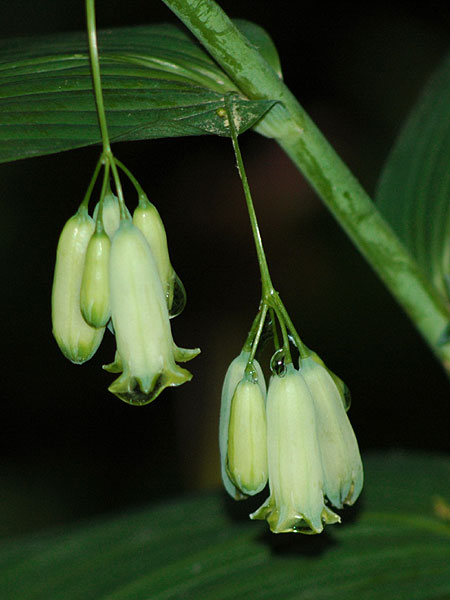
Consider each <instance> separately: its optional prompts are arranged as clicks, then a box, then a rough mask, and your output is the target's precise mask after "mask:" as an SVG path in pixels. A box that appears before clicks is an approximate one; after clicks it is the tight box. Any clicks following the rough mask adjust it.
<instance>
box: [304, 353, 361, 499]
mask: <svg viewBox="0 0 450 600" xmlns="http://www.w3.org/2000/svg"><path fill="white" fill-rule="evenodd" d="M300 367H301V368H300V373H301V374H302V375H303V377H304V379H305V381H306V383H307V385H308V388H309V390H310V392H311V394H312V397H313V400H314V407H315V412H316V423H317V436H318V440H319V448H320V455H321V458H322V468H323V476H324V488H323V489H324V493H325V495H326V496H327V498H328V500H329V501H330V502H331V504H333V506H336V508H342V507H343V505H344V504H353V503H354V502H355V501H356V499H357V498H358V496H359V494H360V492H361V489H362V486H363V479H364V476H363V467H362V462H361V456H360V453H359V449H358V442H357V441H356V436H355V434H354V432H353V429H352V426H351V424H350V421H349V419H348V417H347V413H346V412H345V409H344V405H343V403H342V394H341V390H340V389H339V388H338V386H337V385H336V382H335V381H334V379H333V377H332V376H331V375H330V373H329V371H328V369H326V368H325V367H324V366H322V365H321V364H319V363H318V362H317V361H316V360H314V358H313V357H312V356H310V357H308V358H305V359H302V360H301V361H300Z"/></svg>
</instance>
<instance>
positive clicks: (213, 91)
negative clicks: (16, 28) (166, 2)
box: [0, 22, 279, 162]
mask: <svg viewBox="0 0 450 600" xmlns="http://www.w3.org/2000/svg"><path fill="white" fill-rule="evenodd" d="M238 25H239V26H240V27H242V29H243V31H244V32H245V34H246V35H248V36H249V37H250V40H251V41H252V43H253V44H254V45H256V46H258V47H260V48H261V51H262V52H263V53H264V54H265V55H266V56H267V57H268V59H269V60H271V62H272V64H274V65H275V67H276V65H277V64H278V62H277V60H278V59H277V55H276V50H275V49H274V47H273V44H272V42H271V41H270V38H269V37H268V35H267V34H266V33H265V32H264V31H263V30H262V29H261V28H259V27H258V26H257V25H254V24H252V23H247V22H238ZM98 41H99V51H100V64H101V73H102V83H103V88H104V96H105V107H106V113H107V121H108V126H109V130H110V137H111V140H112V141H124V140H139V139H148V138H159V137H173V136H183V135H201V134H216V135H222V136H228V135H229V132H228V128H227V127H226V119H224V118H223V116H222V117H221V116H220V110H219V109H221V108H223V106H224V94H226V93H228V92H234V93H237V94H238V95H237V96H236V98H235V102H234V105H235V111H236V113H235V114H236V118H237V126H238V127H239V132H240V133H242V132H243V131H245V130H246V129H248V128H249V127H251V126H252V125H253V124H254V123H255V122H257V121H258V120H259V119H260V118H261V117H262V116H263V115H264V114H265V112H266V111H267V110H268V109H269V108H270V107H271V106H273V104H274V102H272V101H270V100H269V101H268V100H252V101H250V100H248V99H247V98H246V97H244V96H243V95H242V94H239V91H238V90H237V88H236V86H235V85H234V84H233V82H232V81H231V80H230V79H229V77H228V76H227V75H226V74H225V73H224V72H223V71H222V69H221V68H220V67H219V66H218V65H217V64H216V63H215V62H214V61H213V60H212V59H211V58H210V57H209V55H208V54H207V53H206V52H205V50H204V49H203V48H202V47H201V46H200V45H199V43H198V42H196V41H195V40H194V39H193V38H192V37H191V36H190V35H189V34H188V33H185V32H183V31H182V30H180V29H179V28H178V27H176V26H174V25H167V24H163V25H151V26H142V27H132V28H121V29H114V30H108V31H100V32H99V35H98ZM278 67H279V64H278ZM218 111H219V113H218ZM99 141H100V133H99V128H98V123H97V116H96V111H95V102H94V95H93V91H92V82H91V76H90V70H89V57H88V48H87V39H86V34H84V33H70V34H63V35H54V36H48V37H40V38H35V39H19V40H6V41H4V42H1V43H0V162H6V161H11V160H15V159H18V158H27V157H31V156H40V155H43V154H51V153H53V152H59V151H61V150H69V149H72V148H78V147H81V146H85V145H88V144H94V143H98V142H99Z"/></svg>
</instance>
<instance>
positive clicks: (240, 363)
mask: <svg viewBox="0 0 450 600" xmlns="http://www.w3.org/2000/svg"><path fill="white" fill-rule="evenodd" d="M249 358H250V352H241V353H240V354H239V356H237V357H236V358H235V359H234V360H233V361H232V362H231V364H230V366H229V367H228V370H227V373H226V375H225V380H224V382H223V386H222V400H221V404H220V421H219V448H220V463H221V473H222V481H223V484H224V486H225V489H226V491H227V492H228V493H229V494H230V496H231V497H232V498H234V499H235V500H243V499H244V498H246V497H247V495H246V493H243V491H242V490H241V489H239V488H238V487H236V485H235V483H234V482H233V481H232V480H231V479H230V476H229V474H228V470H227V455H228V436H229V427H230V414H231V404H232V400H233V396H234V392H235V391H236V388H237V385H238V384H239V382H240V381H241V380H242V379H243V378H244V375H245V369H246V367H247V363H248V359H249ZM253 365H254V367H255V372H256V377H257V380H258V386H259V387H260V390H261V394H262V396H263V397H265V395H266V383H265V381H264V375H263V372H262V370H261V367H260V366H259V363H258V361H257V360H253Z"/></svg>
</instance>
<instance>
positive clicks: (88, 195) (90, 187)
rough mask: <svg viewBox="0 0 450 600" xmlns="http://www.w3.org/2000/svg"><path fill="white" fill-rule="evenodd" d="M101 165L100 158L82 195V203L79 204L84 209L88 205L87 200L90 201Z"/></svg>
mask: <svg viewBox="0 0 450 600" xmlns="http://www.w3.org/2000/svg"><path fill="white" fill-rule="evenodd" d="M102 165H103V161H102V158H101V157H100V158H99V160H98V161H97V164H96V166H95V170H94V174H93V175H92V177H91V181H90V182H89V185H88V188H87V190H86V193H85V195H84V198H83V202H82V203H81V204H82V205H83V206H84V207H86V209H87V207H88V205H89V200H90V199H91V195H92V190H93V189H94V185H95V183H96V181H97V177H98V174H99V173H100V169H101V168H102Z"/></svg>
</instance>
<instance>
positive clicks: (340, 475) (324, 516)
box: [219, 351, 363, 534]
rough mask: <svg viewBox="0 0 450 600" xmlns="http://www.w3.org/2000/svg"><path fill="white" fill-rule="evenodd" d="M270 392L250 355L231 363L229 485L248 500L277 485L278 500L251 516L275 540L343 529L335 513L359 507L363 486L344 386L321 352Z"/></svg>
mask: <svg viewBox="0 0 450 600" xmlns="http://www.w3.org/2000/svg"><path fill="white" fill-rule="evenodd" d="M265 390H266V386H265V382H264V376H263V373H262V371H261V367H260V366H259V364H258V363H257V361H256V360H255V359H252V358H251V354H250V352H242V353H241V354H240V355H239V356H238V357H237V358H235V359H234V360H233V362H232V363H231V365H230V367H229V369H228V372H227V375H226V377H225V381H224V385H223V391H222V405H221V414H220V431H219V433H220V452H221V462H222V478H223V482H224V485H225V488H226V490H227V491H228V493H229V494H230V495H231V496H232V497H233V498H235V499H237V500H240V499H245V498H246V497H247V496H252V495H254V494H257V493H258V492H260V491H261V490H262V489H263V488H264V487H265V485H266V482H267V480H268V481H269V487H270V496H269V498H268V499H267V500H266V501H265V502H264V503H263V505H262V506H261V507H260V508H259V509H258V510H257V511H255V512H254V513H253V514H251V515H250V518H251V519H266V520H267V521H268V523H269V526H270V529H271V530H272V531H273V532H274V533H285V532H299V533H307V534H314V533H320V532H321V531H322V530H323V528H324V525H327V524H332V523H338V522H340V517H339V516H338V515H337V514H336V513H335V512H333V510H332V509H331V508H330V506H334V507H336V508H342V507H343V505H344V504H349V505H350V504H353V503H354V502H355V501H356V499H357V498H358V496H359V494H360V492H361V488H362V485H363V468H362V463H361V457H360V454H359V449H358V444H357V441H356V437H355V434H354V432H353V429H352V427H351V425H350V421H349V420H348V417H347V414H346V408H347V404H346V403H347V399H346V388H345V386H344V384H343V382H342V381H341V380H340V379H339V378H338V377H337V376H336V375H334V374H333V373H331V371H329V370H328V369H327V367H326V366H325V365H324V364H323V362H322V361H321V360H320V358H319V357H318V356H317V355H316V354H315V353H313V352H311V351H309V354H308V355H307V356H305V357H304V358H301V359H300V361H299V368H298V369H296V368H295V367H294V365H293V364H292V362H286V364H284V365H283V366H282V368H276V369H273V372H272V375H271V378H270V383H269V387H268V391H267V395H266V393H265Z"/></svg>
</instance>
